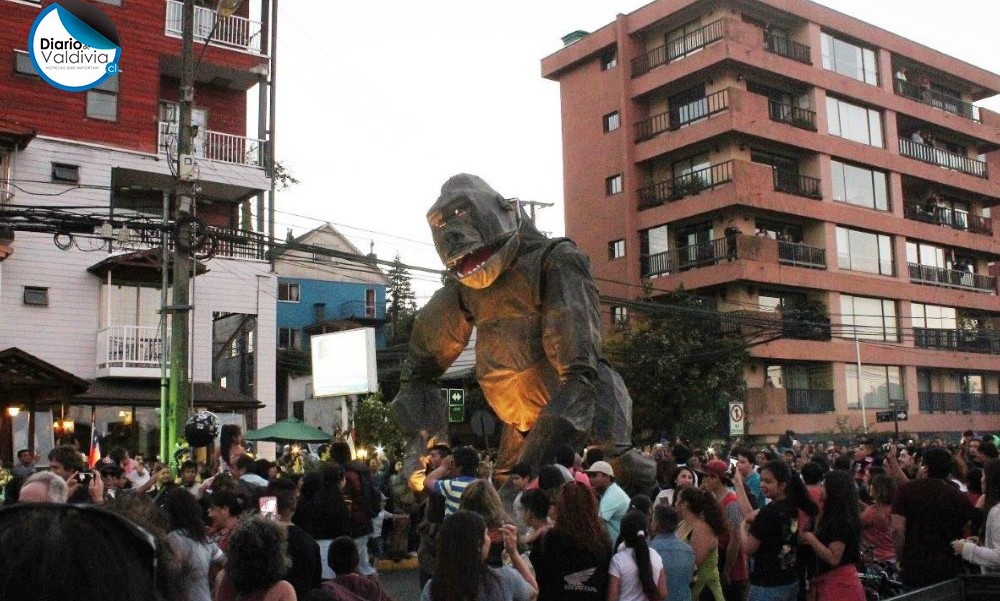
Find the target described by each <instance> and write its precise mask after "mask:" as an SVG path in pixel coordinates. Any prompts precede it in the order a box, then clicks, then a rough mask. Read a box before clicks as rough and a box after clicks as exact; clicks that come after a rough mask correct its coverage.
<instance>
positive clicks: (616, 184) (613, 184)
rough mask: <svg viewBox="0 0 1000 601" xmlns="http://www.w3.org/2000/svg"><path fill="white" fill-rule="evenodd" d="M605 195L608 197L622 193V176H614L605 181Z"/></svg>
mask: <svg viewBox="0 0 1000 601" xmlns="http://www.w3.org/2000/svg"><path fill="white" fill-rule="evenodd" d="M604 193H605V194H607V195H608V196H612V195H614V194H621V193H622V175H621V173H619V174H618V175H612V176H611V177H609V178H607V179H605V180H604Z"/></svg>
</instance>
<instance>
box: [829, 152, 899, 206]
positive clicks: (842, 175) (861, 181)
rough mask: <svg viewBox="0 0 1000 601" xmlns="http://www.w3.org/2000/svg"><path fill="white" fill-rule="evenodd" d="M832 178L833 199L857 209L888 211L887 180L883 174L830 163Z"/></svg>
mask: <svg viewBox="0 0 1000 601" xmlns="http://www.w3.org/2000/svg"><path fill="white" fill-rule="evenodd" d="M830 174H831V175H832V177H833V199H834V200H838V201H840V202H847V203H850V204H852V205H858V206H859V207H867V208H869V209H877V210H879V211H888V210H889V188H888V184H887V181H888V178H887V177H886V175H885V173H883V172H881V171H875V170H874V169H866V168H865V167H857V166H855V165H848V164H846V163H841V162H839V161H830Z"/></svg>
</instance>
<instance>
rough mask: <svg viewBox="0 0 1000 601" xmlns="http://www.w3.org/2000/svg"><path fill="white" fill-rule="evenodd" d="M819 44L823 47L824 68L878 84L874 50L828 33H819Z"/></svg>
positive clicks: (876, 60) (876, 61) (868, 82)
mask: <svg viewBox="0 0 1000 601" xmlns="http://www.w3.org/2000/svg"><path fill="white" fill-rule="evenodd" d="M820 44H821V46H822V47H823V68H824V69H826V70H827V71H833V72H835V73H840V74H841V75H845V76H847V77H850V78H852V79H857V80H858V81H863V82H865V83H867V84H871V85H873V86H877V85H878V59H877V57H876V55H875V51H874V50H871V49H869V48H862V47H861V46H857V45H855V44H852V43H851V42H846V41H844V40H841V39H837V38H835V37H833V36H832V35H830V34H828V33H823V34H821V38H820Z"/></svg>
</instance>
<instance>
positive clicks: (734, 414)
mask: <svg viewBox="0 0 1000 601" xmlns="http://www.w3.org/2000/svg"><path fill="white" fill-rule="evenodd" d="M746 417H747V414H746V407H745V406H744V405H743V403H742V402H738V401H734V402H732V403H729V435H730V436H743V434H744V430H745V426H746V423H747V420H746Z"/></svg>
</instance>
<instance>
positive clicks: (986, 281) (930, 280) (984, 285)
mask: <svg viewBox="0 0 1000 601" xmlns="http://www.w3.org/2000/svg"><path fill="white" fill-rule="evenodd" d="M908 265H909V266H910V281H911V282H916V283H918V284H929V285H931V286H944V287H947V288H962V289H966V290H972V291H973V292H983V293H985V294H996V285H997V284H996V278H995V277H994V276H991V275H981V274H978V273H971V272H968V271H959V270H957V269H945V268H943V267H931V266H930V265H921V264H919V263H908Z"/></svg>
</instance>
